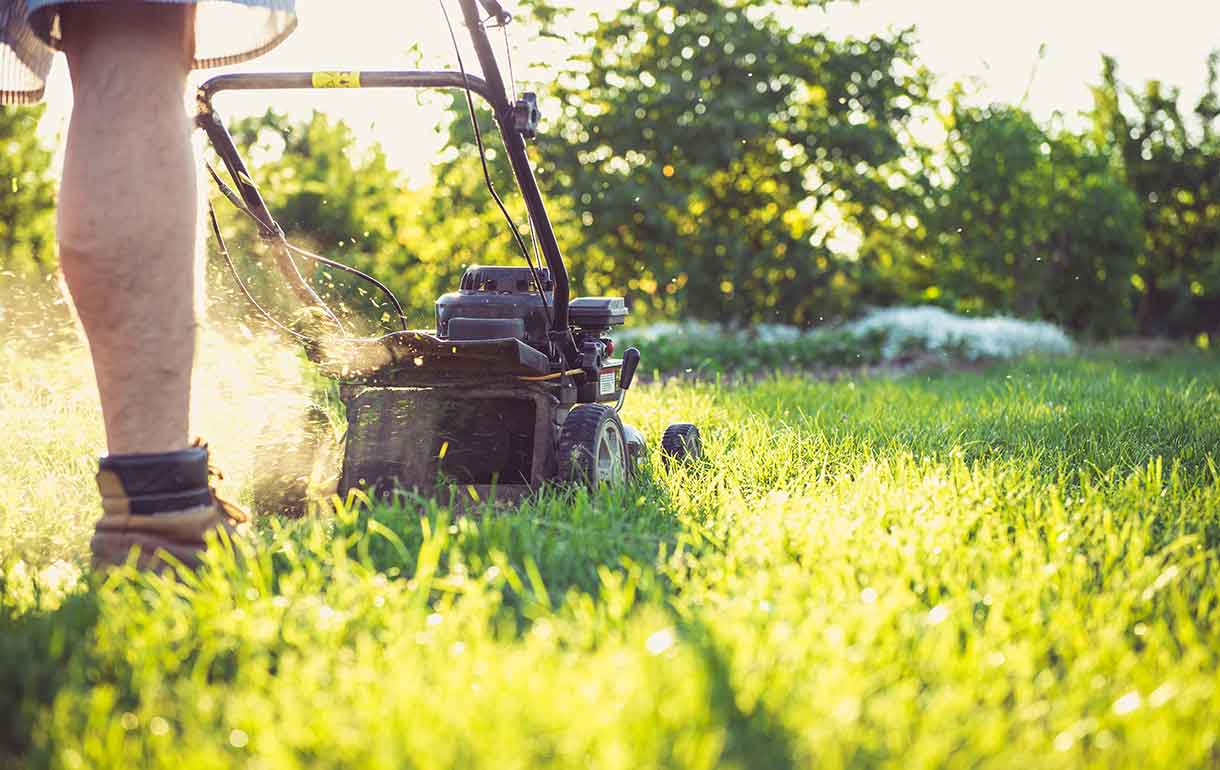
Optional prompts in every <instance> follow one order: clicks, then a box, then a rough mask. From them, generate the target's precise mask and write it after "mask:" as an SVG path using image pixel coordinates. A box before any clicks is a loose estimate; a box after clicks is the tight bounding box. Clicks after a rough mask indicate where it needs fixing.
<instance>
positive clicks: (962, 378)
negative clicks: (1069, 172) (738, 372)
mask: <svg viewBox="0 0 1220 770" xmlns="http://www.w3.org/2000/svg"><path fill="white" fill-rule="evenodd" d="M13 408H14V407H13V406H12V405H11V404H10V405H8V406H6V407H4V409H0V419H3V420H14V419H16V418H14V417H13V416H12V415H11V414H7V411H9V410H11V409H13ZM46 408H47V409H51V410H53V409H54V407H50V406H48V407H46ZM56 415H58V416H56ZM626 417H627V419H628V420H629V421H630V422H633V423H634V424H636V425H638V426H639V427H640V428H641V429H642V430H643V431H644V432H645V434H646V435H648V436H649V437H651V438H652V439H654V440H655V439H656V437H657V436H659V433H660V431H661V430H662V429H663V428H664V425H665V423H666V422H668V421H670V420H671V419H678V418H682V419H690V420H692V421H695V422H698V423H700V425H701V426H702V427H703V432H704V436H705V440H706V444H707V453H708V458H707V461H706V463H704V464H702V465H700V466H698V467H694V468H672V469H671V468H667V467H665V466H664V465H663V464H661V463H660V462H654V463H653V464H652V467H651V468H650V472H649V474H648V476H647V478H646V479H645V480H643V481H641V482H639V483H637V484H635V485H634V486H632V487H630V488H627V489H622V490H615V491H612V492H610V493H607V494H603V495H601V496H598V497H596V498H591V497H589V496H588V495H585V494H582V493H571V492H568V493H564V492H558V491H555V492H550V493H547V494H544V495H542V496H540V497H539V498H537V499H535V500H532V501H529V502H527V503H525V504H523V505H522V506H520V507H519V508H514V509H510V510H499V511H492V510H485V511H483V512H482V515H480V516H468V517H466V518H461V519H456V520H455V519H453V518H452V517H450V516H449V515H448V513H447V512H446V510H445V509H444V508H443V507H442V506H439V505H437V504H436V503H428V502H424V501H419V500H401V501H399V504H397V505H393V506H388V505H380V506H376V507H374V508H372V509H370V508H369V507H368V506H365V505H363V504H362V503H361V502H360V501H359V500H352V501H349V502H350V505H346V506H343V507H342V508H341V510H339V511H338V512H337V514H336V515H334V516H333V517H328V518H317V519H311V520H306V521H303V522H299V523H293V524H287V525H281V524H279V523H277V522H274V521H267V522H262V523H261V524H260V527H259V529H258V531H257V532H256V533H255V535H254V536H253V537H252V538H250V539H249V540H248V541H245V542H242V543H239V544H238V545H237V546H236V548H235V549H234V548H225V547H224V544H220V545H218V547H216V548H214V549H213V550H212V551H211V552H210V553H209V566H208V567H207V568H206V569H204V570H202V571H201V572H200V573H199V574H198V575H185V576H182V577H181V579H179V580H177V581H175V580H171V579H167V578H157V577H149V576H137V575H134V574H130V573H124V572H120V573H115V574H113V575H111V576H110V577H108V578H107V579H105V580H102V579H100V578H98V577H96V576H86V578H85V579H84V581H83V582H82V583H81V584H79V585H77V586H75V587H73V586H72V585H71V583H70V581H69V583H68V585H66V586H60V587H58V588H56V587H54V586H41V587H40V586H39V584H38V581H37V580H33V579H31V578H29V577H22V575H21V574H18V572H22V571H20V570H17V571H15V570H14V569H13V568H12V564H13V560H14V559H16V558H18V557H19V556H22V555H23V553H24V555H25V557H26V558H27V561H28V562H29V564H30V566H29V568H28V569H26V570H24V573H23V574H26V575H28V574H30V573H34V572H36V571H37V567H38V566H40V565H43V564H46V563H49V560H51V559H52V557H53V556H54V555H55V554H54V548H53V547H52V546H49V545H48V544H47V543H45V542H42V541H38V542H32V541H30V542H27V541H25V540H22V539H21V536H20V533H19V532H16V531H14V529H15V528H18V527H20V526H24V524H23V522H26V521H27V519H23V518H20V517H13V516H11V515H10V516H9V517H8V518H5V519H3V520H0V521H3V524H4V527H5V529H4V530H3V535H2V537H3V543H4V544H5V546H4V558H5V559H7V560H8V563H9V565H10V566H9V568H8V569H7V570H6V581H5V586H4V590H3V595H4V597H5V598H4V600H3V608H2V610H0V713H3V714H6V715H9V716H8V717H7V718H6V720H5V727H4V730H3V732H0V740H2V741H3V750H2V751H3V752H4V754H3V756H4V757H5V759H4V760H0V763H3V762H5V761H7V763H8V764H9V765H10V766H14V767H43V766H53V767H68V768H72V767H88V768H110V767H114V768H119V767H123V768H128V767H173V768H175V770H186V769H188V768H219V767H261V768H293V767H302V768H304V767H309V768H319V767H323V768H324V767H335V768H339V767H343V768H351V767H361V768H380V767H385V768H401V767H495V768H537V767H598V768H632V769H636V768H644V767H741V768H754V767H757V768H783V767H808V766H817V767H826V768H836V767H843V768H866V767H867V768H871V767H896V768H897V767H902V768H913V767H915V768H918V767H928V768H932V767H1073V768H1075V767H1099V768H1100V767H1106V768H1110V767H1132V768H1134V767H1141V768H1147V767H1166V768H1183V767H1216V766H1217V765H1220V721H1218V720H1217V718H1216V717H1217V714H1220V673H1218V664H1220V589H1218V588H1217V577H1218V574H1217V573H1218V572H1220V470H1218V467H1217V464H1218V463H1220V361H1218V360H1217V359H1215V358H1214V357H1210V358H1209V357H1206V356H1198V355H1197V356H1181V357H1176V358H1168V359H1141V358H1133V357H1115V358H1084V359H1079V360H1067V359H1059V360H1047V361H1037V360H1033V361H1027V362H1024V363H1021V364H1016V365H1005V366H996V367H994V368H991V369H989V370H987V371H985V372H982V373H940V374H932V375H924V376H921V377H918V378H916V377H912V378H907V379H900V380H880V379H874V380H870V379H862V380H844V381H840V382H836V383H819V382H811V381H808V380H804V379H800V378H795V377H779V378H773V379H767V380H763V381H759V382H757V383H754V384H751V385H747V386H740V387H732V388H730V387H722V386H719V385H717V384H716V383H714V382H711V383H702V384H698V383H696V384H682V385H676V384H668V385H662V384H652V385H647V386H640V389H639V391H638V392H633V393H632V396H631V398H630V405H629V407H628V409H627V411H626ZM47 419H62V420H64V421H65V422H70V421H71V418H70V417H65V416H64V415H63V414H61V413H56V412H54V411H52V412H50V413H49V414H48V418H47ZM21 451H22V450H21V448H20V446H11V448H10V449H6V450H5V453H6V454H7V453H12V454H13V455H16V454H18V453H20V452H21ZM3 462H5V463H7V465H6V466H5V467H6V468H10V469H17V470H16V472H18V473H20V474H22V475H23V476H24V477H25V478H27V479H33V478H34V477H36V476H37V471H36V470H35V469H36V468H38V467H44V466H45V473H46V474H47V476H48V478H54V479H55V480H56V481H57V482H58V483H61V484H64V485H73V484H79V485H81V486H82V487H83V486H84V485H85V482H83V481H81V480H80V477H85V476H87V467H88V462H87V457H86V456H84V455H82V456H81V457H77V458H76V459H74V460H71V461H69V460H68V459H65V458H62V457H61V458H60V459H59V460H56V461H54V462H52V461H50V460H47V461H46V462H45V463H44V461H43V460H41V459H37V458H33V459H31V458H28V457H26V458H16V457H5V458H4V459H3ZM40 463H43V465H40ZM10 485H11V484H10ZM33 488H34V489H37V487H36V486H35V487H33ZM5 494H10V495H13V496H17V493H16V491H14V490H8V491H7V492H6V493H5ZM0 499H9V498H0ZM6 504H9V505H11V503H6ZM30 506H31V507H30V508H29V509H28V510H29V511H30V513H29V516H30V517H35V518H36V517H37V516H38V515H39V514H38V513H37V511H38V500H37V498H36V497H34V499H33V500H32V502H31V503H30ZM41 516H42V517H43V518H46V519H51V518H53V517H54V516H56V511H55V509H54V506H45V507H43V508H42V513H41ZM69 534H70V535H71V536H72V537H74V538H76V540H75V541H74V542H71V543H64V544H63V545H62V549H63V553H64V554H73V553H75V554H79V553H81V550H80V549H81V543H80V538H82V537H84V534H83V532H81V531H77V530H72V531H71V532H69ZM55 547H60V546H55ZM23 548H24V549H26V550H25V551H24V552H23V551H22V549H23Z"/></svg>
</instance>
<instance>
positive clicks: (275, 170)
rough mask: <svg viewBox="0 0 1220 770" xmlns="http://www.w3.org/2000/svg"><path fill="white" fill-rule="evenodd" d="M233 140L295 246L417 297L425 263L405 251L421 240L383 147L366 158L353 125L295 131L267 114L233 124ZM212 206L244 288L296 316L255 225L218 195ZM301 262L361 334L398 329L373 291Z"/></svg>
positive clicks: (321, 118) (293, 124)
mask: <svg viewBox="0 0 1220 770" xmlns="http://www.w3.org/2000/svg"><path fill="white" fill-rule="evenodd" d="M230 133H231V134H232V136H233V140H234V143H235V144H236V145H237V147H238V148H239V150H240V151H241V152H243V153H245V155H246V157H247V158H248V160H249V161H250V165H251V167H252V171H251V173H252V174H253V175H254V177H255V179H256V181H257V182H258V183H259V187H260V190H261V191H262V193H263V196H264V198H265V199H266V201H267V205H268V207H269V208H270V209H271V212H272V214H273V215H274V216H275V217H276V220H277V221H278V222H279V223H280V225H281V226H282V227H283V228H284V231H285V233H286V234H287V236H288V239H289V241H291V242H292V243H294V244H297V245H300V246H302V247H304V248H306V249H309V250H311V251H315V252H317V253H319V254H321V255H322V256H325V257H328V258H330V259H333V260H336V261H339V262H342V263H344V264H347V265H350V266H352V267H355V268H358V269H360V270H363V271H365V272H368V273H371V274H373V275H375V276H377V277H378V278H379V279H380V280H382V281H383V282H385V283H387V284H389V285H390V286H391V288H392V289H394V290H395V291H396V293H398V294H399V295H400V296H401V297H403V298H406V299H410V298H412V297H413V296H414V295H413V291H412V289H413V284H412V282H411V278H412V277H413V276H414V275H416V274H417V273H418V268H419V261H418V260H417V259H416V258H414V256H413V255H412V254H411V252H410V250H409V249H408V248H407V247H406V244H408V243H413V244H417V243H421V242H423V239H422V238H420V237H419V234H418V233H416V232H414V231H413V230H411V225H410V223H409V222H408V221H407V220H408V217H409V215H410V214H411V213H412V204H413V202H414V201H413V198H412V196H411V194H410V192H409V191H408V190H406V189H405V184H404V181H403V179H402V178H401V175H400V174H398V173H397V172H395V171H393V170H391V169H389V168H388V167H387V166H386V161H385V155H384V154H383V152H382V151H381V148H380V147H379V146H377V145H372V146H370V147H367V148H361V147H360V146H358V143H357V142H356V139H355V136H354V134H353V133H352V131H351V129H350V128H349V127H348V126H347V125H346V124H344V123H343V122H342V121H332V120H331V119H330V118H328V117H327V116H326V115H324V114H322V113H319V112H315V113H314V114H313V115H312V117H311V118H310V119H309V120H307V121H292V120H289V119H288V118H287V117H286V116H284V115H281V114H278V113H276V112H274V111H271V110H269V111H268V112H266V113H265V114H264V115H261V116H257V117H251V118H244V119H241V120H238V121H235V122H234V124H233V125H232V126H231V127H230ZM212 197H213V199H214V201H215V205H216V208H217V212H218V215H219V217H220V218H221V219H222V221H223V223H224V226H223V228H222V232H224V233H225V239H226V241H227V242H228V245H229V249H230V252H231V253H232V254H233V255H234V257H235V261H236V262H237V264H238V267H239V272H240V273H241V275H242V278H243V280H245V281H246V282H247V283H248V285H250V287H251V289H252V291H254V293H255V295H256V297H257V298H258V300H259V302H260V303H261V304H264V305H268V306H269V307H273V308H276V309H277V310H280V311H283V310H284V309H285V305H284V302H285V301H287V306H289V307H290V306H291V305H292V297H291V295H290V294H289V293H288V291H287V289H286V285H285V284H284V283H283V281H282V280H280V279H279V277H278V275H275V274H273V271H274V268H273V267H271V262H270V261H269V260H268V259H267V249H266V248H265V246H263V244H261V243H260V242H259V240H258V238H257V236H256V235H255V228H254V226H253V223H252V222H251V221H250V220H249V219H246V218H244V217H243V216H242V215H240V214H237V213H235V212H234V210H233V209H232V208H230V207H229V204H228V203H227V202H226V201H224V200H223V199H222V198H220V196H219V195H216V194H213V196H212ZM298 262H299V266H300V268H301V271H302V273H304V274H306V275H307V276H308V277H309V279H310V280H311V281H312V282H313V284H314V286H315V288H316V289H317V290H318V291H319V293H320V294H321V295H322V296H324V297H325V298H326V299H327V300H328V301H329V302H330V303H331V304H332V305H334V306H335V309H336V310H337V311H339V312H340V313H341V315H342V316H343V317H346V318H349V319H351V320H353V322H355V323H356V325H357V330H358V331H360V332H366V333H371V332H375V331H378V330H381V331H385V330H391V329H393V328H396V326H397V324H396V319H395V317H394V313H393V310H392V309H391V308H390V307H389V306H387V304H386V301H385V298H384V297H383V296H382V295H381V294H380V293H378V292H376V291H375V290H373V289H372V287H371V286H369V285H367V284H365V283H363V282H360V281H358V280H356V279H353V278H351V277H349V276H347V275H345V274H344V273H342V272H339V271H336V270H334V269H332V268H326V267H318V266H317V265H316V264H315V263H312V262H309V261H308V260H298ZM213 264H215V263H213ZM215 281H216V282H217V283H218V284H219V285H220V286H225V287H229V288H230V289H231V286H232V277H231V276H229V275H227V274H225V273H222V274H221V275H218V276H216V277H215ZM226 294H229V295H230V296H231V294H232V292H231V291H228V292H226Z"/></svg>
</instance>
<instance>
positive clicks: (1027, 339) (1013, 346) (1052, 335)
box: [843, 305, 1073, 361]
mask: <svg viewBox="0 0 1220 770" xmlns="http://www.w3.org/2000/svg"><path fill="white" fill-rule="evenodd" d="M843 328H844V329H845V330H846V331H847V332H848V333H850V334H853V335H855V336H857V337H860V336H868V335H873V334H877V335H880V336H881V337H882V338H883V340H884V341H883V342H882V344H881V356H882V358H883V359H884V360H887V361H888V360H893V359H895V358H898V357H899V356H901V355H902V354H903V353H905V352H907V351H915V352H926V353H943V354H946V355H951V356H953V357H957V358H964V359H966V360H969V361H977V360H980V359H985V358H1015V357H1017V356H1023V355H1027V354H1030V353H1051V354H1063V353H1070V352H1072V349H1073V344H1072V340H1071V338H1070V337H1068V336H1067V334H1065V333H1064V331H1063V330H1062V329H1060V328H1059V327H1058V326H1055V325H1054V324H1051V323H1046V322H1044V321H1022V320H1020V319H1017V318H1008V317H1005V316H996V317H994V318H970V317H967V316H960V315H956V314H954V313H950V312H949V311H948V310H945V309H943V308H939V307H933V306H931V305H921V306H919V307H895V308H887V309H884V310H875V311H873V312H872V313H869V314H868V315H867V316H865V317H864V318H861V319H860V320H858V321H854V322H852V323H849V324H847V325H845V326H844V327H843Z"/></svg>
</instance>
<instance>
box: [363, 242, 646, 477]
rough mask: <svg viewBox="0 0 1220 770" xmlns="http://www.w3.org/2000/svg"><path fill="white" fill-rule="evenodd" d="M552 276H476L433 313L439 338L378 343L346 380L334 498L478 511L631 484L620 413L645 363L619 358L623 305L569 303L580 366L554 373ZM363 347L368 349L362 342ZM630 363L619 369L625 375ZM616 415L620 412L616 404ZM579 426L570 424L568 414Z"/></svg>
mask: <svg viewBox="0 0 1220 770" xmlns="http://www.w3.org/2000/svg"><path fill="white" fill-rule="evenodd" d="M552 288H553V287H552V285H551V277H550V274H549V272H548V271H546V270H533V269H531V268H527V267H483V266H473V267H470V268H468V269H467V270H466V272H465V274H464V275H463V276H462V281H461V284H460V287H459V289H458V291H455V292H450V293H448V294H445V295H443V296H441V297H440V298H439V299H438V300H437V302H436V332H435V334H433V333H430V332H400V333H398V334H394V335H390V336H388V337H385V338H382V339H381V340H378V341H377V342H379V343H381V344H383V345H384V346H385V348H386V350H385V351H384V352H383V353H382V354H381V355H365V356H364V357H363V359H362V357H361V356H360V355H359V354H357V355H355V356H353V355H352V351H348V354H347V355H346V356H345V360H348V361H351V360H361V359H362V360H369V361H377V362H378V363H377V364H376V365H374V366H370V367H366V368H359V369H355V370H353V369H352V368H350V367H348V368H347V370H346V374H345V375H343V376H342V377H341V379H342V380H343V381H344V385H343V387H342V394H343V400H344V403H345V406H346V407H347V415H348V433H347V438H346V450H345V457H344V464H343V472H342V476H341V480H340V493H341V494H346V492H347V491H348V490H349V489H353V488H370V489H372V490H375V491H377V492H379V493H388V492H391V491H393V490H395V489H408V490H413V491H417V492H421V493H426V494H434V493H435V492H436V491H437V486H438V485H439V486H441V487H449V488H454V489H457V490H459V491H461V492H462V493H463V494H465V495H468V496H469V498H472V499H474V500H481V499H488V498H491V497H495V498H498V499H509V500H511V499H515V498H518V497H520V496H521V495H522V494H523V493H525V492H527V491H529V490H530V489H532V488H535V487H537V486H538V485H540V484H541V483H543V482H545V481H547V480H551V479H556V478H559V479H563V480H570V481H583V482H585V483H587V484H590V485H592V486H596V485H597V484H599V483H602V482H605V483H613V482H616V481H621V480H622V479H625V478H626V476H627V475H628V473H629V472H630V471H631V469H633V468H634V467H635V466H636V465H637V464H638V462H639V461H640V459H641V457H642V456H643V453H644V451H645V447H644V441H643V438H642V436H641V435H640V434H639V432H638V431H636V430H634V429H632V428H630V427H628V426H624V425H623V424H622V422H621V421H620V420H619V417H618V413H617V408H618V406H621V402H622V399H623V397H624V393H625V390H626V389H627V388H629V387H630V385H631V379H632V376H633V374H634V368H635V365H636V364H637V363H638V362H639V353H638V352H637V351H635V350H634V349H631V350H629V351H628V353H627V355H626V356H625V357H624V358H623V359H618V358H613V357H612V355H613V353H614V342H613V341H612V340H611V339H610V338H609V336H608V334H609V332H610V330H611V329H612V328H614V327H617V326H621V325H622V324H623V323H624V322H625V320H626V316H627V309H626V305H625V304H624V302H623V300H622V299H621V298H619V297H585V298H581V299H575V300H572V301H571V303H570V304H569V322H570V325H571V334H572V341H573V342H574V343H575V345H576V348H577V350H578V351H579V353H580V355H579V361H580V366H579V368H573V369H567V370H563V371H553V366H552V365H551V361H552V360H553V358H554V356H553V355H552V350H551V348H552V345H553V344H554V343H553V342H552V340H551V339H550V335H549V334H548V329H549V328H550V318H549V312H550V308H551V291H552ZM369 344H372V341H370V343H369ZM625 364H626V366H625ZM612 404H617V406H612ZM574 415H575V416H576V418H577V419H575V420H573V419H572V418H573V416H574Z"/></svg>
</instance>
